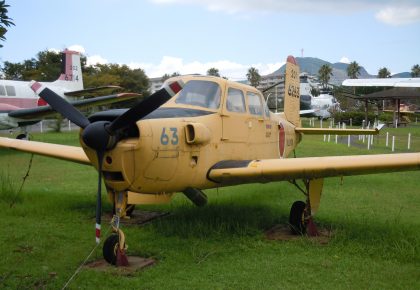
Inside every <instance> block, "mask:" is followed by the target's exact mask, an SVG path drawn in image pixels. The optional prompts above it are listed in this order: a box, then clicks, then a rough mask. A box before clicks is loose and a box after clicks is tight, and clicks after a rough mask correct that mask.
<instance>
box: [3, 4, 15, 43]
mask: <svg viewBox="0 0 420 290" xmlns="http://www.w3.org/2000/svg"><path fill="white" fill-rule="evenodd" d="M7 7H10V6H9V5H7V4H6V3H5V1H4V0H3V1H0V41H5V40H6V37H5V36H4V35H5V34H6V32H7V28H6V27H10V26H12V25H15V24H14V23H13V22H12V20H13V19H12V18H9V16H7V13H8V11H7ZM0 47H3V45H1V44H0Z"/></svg>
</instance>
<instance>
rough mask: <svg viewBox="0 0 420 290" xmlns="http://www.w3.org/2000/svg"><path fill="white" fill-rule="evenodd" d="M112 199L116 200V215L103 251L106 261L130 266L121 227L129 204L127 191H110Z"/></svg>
mask: <svg viewBox="0 0 420 290" xmlns="http://www.w3.org/2000/svg"><path fill="white" fill-rule="evenodd" d="M108 193H109V194H110V195H112V200H113V201H114V209H115V212H114V217H113V218H112V221H111V226H112V231H113V232H114V233H113V234H111V235H110V236H109V237H108V238H107V239H106V240H105V242H104V245H103V247H102V253H103V256H104V259H105V261H107V262H108V263H109V264H111V265H116V266H117V267H118V266H128V265H129V264H128V259H127V256H126V254H125V251H126V250H127V245H126V244H125V235H124V233H123V231H122V230H121V229H120V219H121V217H123V216H125V212H126V206H127V193H126V192H118V193H115V192H110V191H108Z"/></svg>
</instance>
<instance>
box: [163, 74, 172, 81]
mask: <svg viewBox="0 0 420 290" xmlns="http://www.w3.org/2000/svg"><path fill="white" fill-rule="evenodd" d="M170 77H171V76H170V75H169V74H164V75H163V76H162V82H165V81H166V80H167V79H169V78H170Z"/></svg>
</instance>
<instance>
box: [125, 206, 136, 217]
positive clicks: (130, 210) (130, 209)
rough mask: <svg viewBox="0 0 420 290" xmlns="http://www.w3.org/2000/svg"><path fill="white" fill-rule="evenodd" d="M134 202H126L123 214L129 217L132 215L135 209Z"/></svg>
mask: <svg viewBox="0 0 420 290" xmlns="http://www.w3.org/2000/svg"><path fill="white" fill-rule="evenodd" d="M135 207H136V205H135V204H127V207H126V209H125V215H126V216H128V217H131V216H132V215H133V211H134V209H135Z"/></svg>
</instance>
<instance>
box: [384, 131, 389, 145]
mask: <svg viewBox="0 0 420 290" xmlns="http://www.w3.org/2000/svg"><path fill="white" fill-rule="evenodd" d="M388 139H389V132H386V139H385V147H388Z"/></svg>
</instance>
